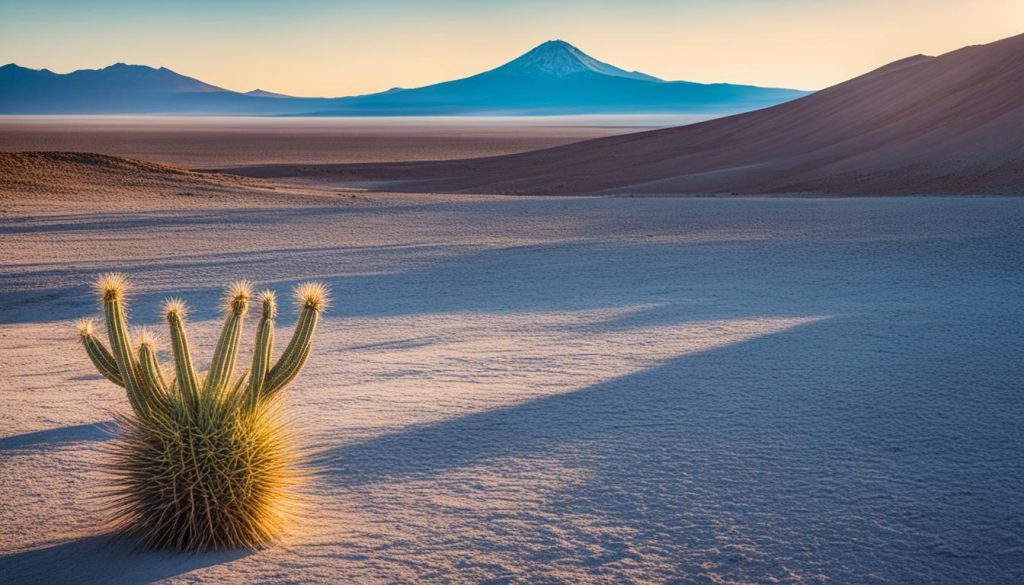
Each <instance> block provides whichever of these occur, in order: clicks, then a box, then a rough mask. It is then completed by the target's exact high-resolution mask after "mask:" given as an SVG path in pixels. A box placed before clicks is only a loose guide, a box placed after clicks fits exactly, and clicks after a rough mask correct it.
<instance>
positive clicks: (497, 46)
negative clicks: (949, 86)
mask: <svg viewBox="0 0 1024 585" xmlns="http://www.w3.org/2000/svg"><path fill="white" fill-rule="evenodd" d="M48 4H52V5H53V6H48ZM65 4H66V5H65ZM142 4H145V3H142ZM179 4H180V5H181V6H178V5H176V6H175V7H173V8H168V7H166V6H145V7H139V4H138V3H126V2H119V1H118V0H105V1H102V2H99V3H98V5H96V6H91V7H90V8H91V10H90V11H88V12H83V10H84V9H83V8H82V7H81V6H79V5H77V4H75V3H69V2H60V1H59V0H41V1H40V2H39V3H38V4H36V3H33V4H32V5H31V6H30V5H27V4H26V5H22V3H11V2H8V1H7V0H0V58H2V60H3V61H4V62H8V61H13V62H16V63H18V64H19V65H23V66H27V67H36V68H42V67H47V68H50V69H52V70H54V71H58V72H66V71H70V70H73V69H78V68H97V67H103V66H106V65H109V64H111V63H114V62H117V61H125V62H129V63H140V64H146V65H153V66H166V67H169V68H171V69H174V70H176V71H178V72H179V73H182V74H185V75H190V76H192V77H196V78H198V79H201V80H203V81H206V82H209V83H213V84H216V85H220V86H222V87H226V88H229V89H235V90H240V91H248V90H251V89H255V88H257V87H258V88H262V89H266V90H271V91H278V92H282V93H288V94H292V95H323V96H341V95H352V94H359V93H369V92H375V91H381V90H385V89H388V88H390V87H392V86H402V87H415V86H419V85H426V84H430V83H435V82H439V81H446V80H449V79H455V78H459V77H464V76H467V75H472V74H475V73H479V72H481V71H484V70H486V69H491V68H493V67H496V66H498V65H500V64H502V63H504V62H506V61H508V60H510V59H512V58H514V57H516V56H518V55H519V54H521V53H523V52H525V51H526V50H528V49H530V48H532V47H533V46H535V45H537V44H539V43H541V42H543V41H545V40H549V39H555V38H559V39H563V40H565V41H568V42H570V43H572V44H574V45H576V46H577V47H579V48H580V49H581V50H583V51H584V52H586V53H588V54H590V55H591V56H593V57H595V58H597V59H600V60H602V61H606V62H609V63H611V64H613V65H617V66H619V67H622V68H625V69H637V70H640V71H644V72H645V73H649V74H652V75H656V76H659V77H662V78H664V79H672V80H676V79H680V80H689V81H699V82H719V81H725V82H731V83H750V84H756V85H765V86H777V87H795V88H801V89H818V88H821V87H825V86H828V85H832V84H834V83H837V82H840V81H843V80H845V79H848V78H850V77H853V76H856V75H859V74H861V73H864V72H866V71H869V70H871V69H874V68H875V67H879V66H881V65H884V64H885V63H888V62H890V61H893V60H896V59H900V58H903V57H906V56H909V55H913V54H917V53H925V54H939V53H943V52H946V51H950V50H953V49H957V48H959V47H962V46H964V45H969V44H978V43H986V42H991V41H995V40H998V39H1000V38H1004V37H1008V36H1013V35H1015V34H1020V33H1024V2H1022V1H1021V0H927V1H926V0H888V1H882V0H860V1H853V0H818V1H817V2H812V1H810V0H775V1H772V0H723V1H720V2H698V1H696V0H691V1H686V0H681V1H677V2H669V1H667V0H636V1H635V2H631V3H628V4H625V3H621V2H612V1H600V0H595V1H593V2H582V1H569V2H566V3H565V4H561V3H560V4H559V6H557V7H551V6H547V5H545V4H541V3H537V2H535V1H533V0H524V1H522V2H519V3H515V4H511V3H488V2H469V1H468V0H445V1H441V2H439V3H438V4H437V6H433V7H431V8H430V9H427V8H425V7H424V6H422V5H415V4H408V3H406V2H403V1H402V0H380V2H378V3H376V4H378V5H379V6H376V5H375V6H366V5H365V4H366V3H360V2H356V1H350V2H341V3H339V4H338V5H335V4H327V3H321V2H317V1H315V0H310V1H308V2H297V3H295V4H294V5H293V6H288V9H287V10H285V9H284V8H281V7H277V6H267V4H268V3H267V2H258V1H257V2H255V3H251V4H246V3H243V4H241V5H238V4H237V3H232V2H227V3H225V5H224V6H218V7H217V8H209V7H207V6H206V5H204V4H203V3H198V2H195V3H193V2H188V1H184V2H181V3H179ZM232 4H235V5H234V6H233V10H228V8H232V6H230V5H232ZM360 4H364V5H360ZM407 4H408V5H407ZM56 5H60V9H59V10H58V9H57V8H55V7H54V6H56ZM187 10H191V12H188V11H187Z"/></svg>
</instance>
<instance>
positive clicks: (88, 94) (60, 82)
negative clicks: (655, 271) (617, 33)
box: [0, 41, 807, 116]
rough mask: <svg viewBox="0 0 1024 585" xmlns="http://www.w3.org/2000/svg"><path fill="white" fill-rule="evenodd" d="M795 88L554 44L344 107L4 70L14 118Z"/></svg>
mask: <svg viewBox="0 0 1024 585" xmlns="http://www.w3.org/2000/svg"><path fill="white" fill-rule="evenodd" d="M806 93H807V92H802V91H798V90H792V89H779V88H764V87H755V86H749V85H734V84H727V83H714V84H701V83H691V82H686V81H665V80H662V79H658V78H657V77H654V76H651V75H647V74H644V73H640V72H638V71H626V70H624V69H620V68H618V67H615V66H613V65H609V64H607V63H603V62H601V61H598V60H596V59H594V58H592V57H590V56H588V55H586V54H585V53H583V52H582V51H580V50H579V49H577V48H576V47H574V46H572V45H570V44H568V43H566V42H564V41H548V42H546V43H543V44H542V45H540V46H538V47H536V48H534V49H533V50H531V51H529V52H528V53H526V54H524V55H522V56H520V57H518V58H517V59H515V60H513V61H510V62H508V63H506V64H504V65H502V66H501V67H498V68H496V69H492V70H490V71H486V72H484V73H480V74H478V75H474V76H472V77H466V78H464V79H458V80H455V81H448V82H444V83H438V84H434V85H428V86H425V87H418V88H411V89H403V88H395V89H391V90H388V91H385V92H381V93H375V94H369V95H362V96H353V97H343V98H300V97H291V96H285V95H281V94H273V93H270V92H265V91H262V90H256V91H252V92H249V93H240V92H234V91H229V90H226V89H223V88H220V87H216V86H214V85H210V84H207V83H204V82H202V81H199V80H197V79H193V78H191V77H186V76H184V75H180V74H178V73H175V72H174V71H171V70H169V69H165V68H160V69H154V68H151V67H145V66H141V65H125V64H122V63H119V64H117V65H112V66H110V67H107V68H104V69H99V70H81V71H75V72H72V73H68V74H65V75H61V74H57V73H53V72H51V71H48V70H46V69H43V70H34V69H26V68H23V67H18V66H17V65H14V64H11V65H6V66H3V67H0V113H4V114H127V113H136V114H137V113H151V114H219V115H307V116H308V115H324V116H326V115H330V116H403V115H484V114H491V115H500V114H506V115H530V114H534V115H535V114H599V113H721V114H726V113H735V112H741V111H747V110H753V109H758V108H763V107H767V106H771V105H775V104H778V103H781V102H785V101H788V100H791V99H795V98H797V97H801V96H803V95H805V94H806Z"/></svg>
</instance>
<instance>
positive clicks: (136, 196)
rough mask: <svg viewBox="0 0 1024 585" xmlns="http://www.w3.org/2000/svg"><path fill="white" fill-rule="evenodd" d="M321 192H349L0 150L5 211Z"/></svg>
mask: <svg viewBox="0 0 1024 585" xmlns="http://www.w3.org/2000/svg"><path fill="white" fill-rule="evenodd" d="M325 198H329V199H332V200H344V201H349V200H350V199H351V195H349V194H346V195H344V197H341V196H339V195H338V194H335V193H330V192H327V191H322V190H318V189H315V188H310V187H295V186H287V185H279V184H275V183H272V182H269V181H261V180H259V179H251V178H248V177H239V176H232V175H224V174H213V173H202V172H194V171H190V170H187V169H184V168H181V167H175V166H170V165H164V164H157V163H151V162H145V161H140V160H134V159H127V158H120V157H114V156H107V155H103V154H94V153H81V152H0V212H3V213H4V214H14V215H19V214H33V215H34V214H46V213H66V212H75V211H81V212H102V211H118V212H124V211H155V210H167V209H202V208H226V207H239V206H246V207H265V206H275V205H282V204H286V203H300V202H304V201H318V202H320V203H323V202H324V199H325Z"/></svg>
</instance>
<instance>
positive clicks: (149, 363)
mask: <svg viewBox="0 0 1024 585" xmlns="http://www.w3.org/2000/svg"><path fill="white" fill-rule="evenodd" d="M139 366H140V370H141V371H142V381H143V382H144V383H145V384H146V386H148V387H149V389H150V390H151V391H152V394H153V396H154V397H160V396H163V395H165V394H166V393H167V381H166V380H165V379H164V374H163V371H161V368H160V362H159V361H157V359H156V350H155V349H154V348H153V346H152V345H150V344H148V343H144V344H142V345H140V346H139Z"/></svg>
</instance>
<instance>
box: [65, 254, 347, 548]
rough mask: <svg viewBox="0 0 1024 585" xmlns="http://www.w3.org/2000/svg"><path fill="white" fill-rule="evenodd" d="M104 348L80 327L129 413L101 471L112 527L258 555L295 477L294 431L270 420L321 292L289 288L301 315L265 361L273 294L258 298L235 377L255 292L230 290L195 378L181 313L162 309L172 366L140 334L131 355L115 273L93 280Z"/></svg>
mask: <svg viewBox="0 0 1024 585" xmlns="http://www.w3.org/2000/svg"><path fill="white" fill-rule="evenodd" d="M96 288H97V293H98V294H99V297H100V301H101V306H102V308H103V315H104V320H105V323H106V331H107V337H108V341H109V349H108V347H107V346H106V345H104V343H103V341H102V340H101V339H100V338H99V337H98V336H97V333H96V327H95V322H94V321H92V320H84V321H80V322H79V324H78V328H79V336H80V339H81V342H82V345H83V346H84V347H85V352H86V355H87V356H88V357H89V359H90V360H91V361H92V363H93V365H94V366H95V367H96V369H97V370H98V371H99V373H100V374H101V375H103V377H104V378H106V379H107V380H109V381H111V382H113V383H114V384H116V385H118V386H121V387H123V388H124V389H125V392H126V393H127V396H128V403H129V405H130V406H131V412H130V413H126V414H124V415H121V416H119V417H118V436H117V439H116V440H115V441H114V442H113V444H112V448H111V453H112V461H111V464H110V467H109V470H110V471H111V473H112V475H113V478H114V485H113V486H112V489H111V492H110V493H111V497H112V500H111V502H112V506H111V508H112V510H113V512H114V517H115V520H116V522H117V524H118V525H119V527H120V528H121V529H122V530H123V531H124V532H125V533H127V534H130V535H132V536H134V537H136V538H137V539H138V540H139V542H140V544H141V545H142V546H143V547H145V548H150V549H176V550H182V551H204V550H209V549H215V548H216V549H223V548H248V549H258V548H262V547H264V546H267V545H268V544H270V543H272V542H274V540H275V539H276V538H277V537H278V536H279V535H280V533H281V531H282V530H283V529H284V527H285V524H286V521H287V520H288V518H289V516H290V514H289V508H290V504H291V503H293V501H294V494H295V488H296V486H297V485H298V483H299V481H300V480H301V478H302V475H303V474H302V471H301V469H302V467H301V465H300V464H299V463H300V461H299V459H300V458H299V457H298V455H297V454H296V451H295V450H294V448H293V447H292V446H291V443H290V441H289V437H290V433H289V432H288V429H287V428H286V426H285V425H284V424H283V423H281V422H280V419H279V417H278V414H277V413H278V411H279V406H278V405H279V400H278V397H279V396H280V391H281V390H282V389H283V388H284V387H285V386H287V385H288V384H289V383H290V382H291V381H292V380H294V379H295V377H296V376H297V375H298V373H299V371H300V370H301V369H302V367H303V365H305V362H306V359H307V358H308V357H309V353H310V348H311V347H312V341H313V334H314V332H315V330H316V326H317V324H318V322H319V320H320V316H321V314H322V313H323V311H324V309H325V308H326V305H327V289H326V287H325V286H324V285H322V284H319V283H307V284H303V285H300V286H299V287H297V288H296V289H295V296H296V301H297V302H298V305H299V319H298V321H297V322H296V325H295V331H294V333H293V334H292V338H291V340H290V341H289V343H288V345H287V347H286V349H285V350H284V352H283V353H282V354H281V356H280V357H279V358H278V359H277V361H276V362H274V360H273V345H274V319H275V317H276V314H277V306H276V298H275V296H274V293H273V292H272V291H263V292H261V293H260V294H259V296H258V297H257V300H258V302H259V303H260V305H261V310H262V311H261V316H260V321H259V324H258V325H257V328H256V346H255V348H254V351H253V357H252V365H251V367H250V368H249V369H247V370H245V371H244V372H242V373H241V374H238V375H236V374H235V366H236V363H235V362H236V361H237V355H238V346H239V342H240V339H241V336H242V329H243V324H244V321H245V317H246V313H247V311H248V307H249V300H250V297H251V296H252V287H251V285H250V284H249V283H248V282H244V281H243V282H238V283H235V284H233V285H232V286H231V287H230V288H229V289H228V291H227V296H226V299H225V311H224V312H225V317H224V324H223V326H222V328H221V332H220V336H219V338H218V340H217V345H216V347H215V349H214V352H213V357H212V359H211V362H210V368H209V370H208V371H206V372H197V371H196V369H195V366H194V364H193V361H192V355H191V352H190V349H189V342H188V336H187V335H186V332H185V318H186V307H185V303H184V302H182V301H181V300H178V299H169V300H167V301H166V302H165V303H164V317H165V318H166V320H167V324H168V326H169V328H170V341H171V354H172V356H173V361H174V367H173V369H168V370H165V368H164V367H163V366H162V365H161V364H160V361H159V358H158V351H157V343H156V338H155V336H154V335H153V334H152V333H150V332H149V331H146V330H142V331H141V332H139V333H138V339H139V342H138V345H137V346H135V347H133V345H132V342H131V338H130V334H129V330H128V324H127V319H126V310H125V296H126V293H127V288H128V282H127V279H126V278H125V277H124V276H123V275H121V274H106V275H103V276H102V277H100V279H99V280H98V281H97V285H96Z"/></svg>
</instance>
